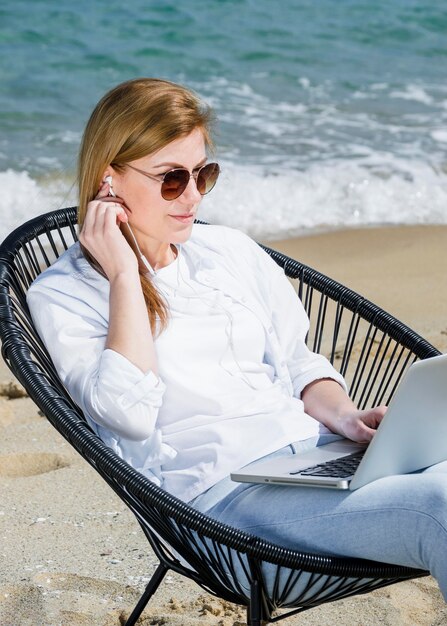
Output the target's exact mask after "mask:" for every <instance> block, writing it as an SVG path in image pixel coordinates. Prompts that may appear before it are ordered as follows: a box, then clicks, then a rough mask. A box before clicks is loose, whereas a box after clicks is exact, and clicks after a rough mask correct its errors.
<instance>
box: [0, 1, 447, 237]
mask: <svg viewBox="0 0 447 626" xmlns="http://www.w3.org/2000/svg"><path fill="white" fill-rule="evenodd" d="M446 35H447V4H446V3H445V0H432V1H431V2H430V3H428V2H425V1H423V0H418V1H416V0H389V1H388V2H380V1H379V2H370V1H360V0H343V1H339V2H336V1H334V0H303V1H300V0H281V1H280V2H273V1H272V0H183V1H181V2H179V1H177V2H171V1H170V0H167V1H166V2H163V1H162V0H157V1H150V0H129V2H127V3H123V2H122V1H119V2H118V0H108V1H107V2H105V1H101V0H97V1H96V2H90V1H89V0H77V2H72V1H71V2H67V1H66V0H58V2H54V0H34V1H31V0H27V1H25V0H3V1H2V3H1V5H0V57H1V59H2V61H1V64H0V185H1V193H0V218H1V219H0V239H2V238H3V237H4V236H5V235H6V234H7V233H8V232H9V231H10V230H11V228H13V227H14V226H15V225H17V224H19V223H21V222H22V221H23V220H24V219H26V218H28V217H32V216H33V215H36V214H38V213H41V212H43V211H46V210H52V209H56V208H59V207H61V206H66V205H68V204H74V203H76V185H75V167H76V157H77V150H78V146H79V141H80V137H81V134H82V129H83V126H84V124H85V122H86V120H87V118H88V116H89V114H90V112H91V110H92V108H93V106H94V105H95V103H96V102H97V101H98V99H99V98H100V97H101V96H102V95H103V93H104V92H105V91H107V90H108V89H110V88H111V87H112V86H114V85H115V84H117V83H119V82H121V81H123V80H127V79H129V78H133V77H136V76H157V77H162V78H168V79H170V80H174V81H178V82H181V83H184V84H186V85H188V86H190V87H192V88H193V89H194V90H196V91H197V92H198V93H199V95H201V96H202V97H203V98H204V99H205V100H206V101H207V102H209V103H210V104H211V105H212V106H213V107H214V109H215V112H216V114H217V117H218V119H219V124H218V127H217V136H216V144H217V158H218V160H219V162H220V163H221V165H222V170H223V173H222V176H221V179H220V180H219V182H218V185H217V186H216V188H215V190H213V192H212V194H210V195H209V196H207V197H206V198H205V199H204V201H203V204H202V208H201V217H202V218H203V219H206V220H209V221H212V222H214V223H223V224H228V225H233V226H236V227H239V228H242V229H243V230H245V231H246V232H248V233H250V234H251V235H252V236H254V237H258V238H272V239H274V238H282V237H287V236H291V235H295V234H302V233H307V232H311V231H313V230H315V229H320V230H321V229H331V228H340V227H345V226H348V227H350V226H369V225H373V224H395V223H444V224H445V223H447V156H446V149H447V80H446V78H447V36H446Z"/></svg>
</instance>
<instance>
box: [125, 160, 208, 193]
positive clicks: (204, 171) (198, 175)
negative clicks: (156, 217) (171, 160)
mask: <svg viewBox="0 0 447 626" xmlns="http://www.w3.org/2000/svg"><path fill="white" fill-rule="evenodd" d="M126 165H127V167H130V169H131V170H135V171H136V172H138V173H139V174H143V176H147V178H150V179H151V180H156V181H157V182H158V183H161V196H162V198H164V199H165V200H175V199H176V198H178V197H179V196H181V195H182V193H183V192H184V191H185V189H186V187H187V186H188V183H189V181H190V179H191V177H192V178H194V180H195V181H196V185H197V191H198V192H199V193H200V195H202V196H204V195H205V194H207V193H209V192H210V191H211V189H212V188H213V187H214V185H215V184H216V182H217V179H218V178H219V174H220V167H219V165H218V164H217V163H207V164H206V165H204V166H203V167H201V168H200V169H198V170H195V171H194V172H193V173H192V174H191V172H190V171H189V170H187V169H185V168H184V167H176V168H175V169H173V170H169V172H166V174H164V176H163V178H160V177H159V176H154V175H152V174H148V173H147V172H144V171H143V170H140V169H138V168H137V167H134V166H133V165H129V163H126Z"/></svg>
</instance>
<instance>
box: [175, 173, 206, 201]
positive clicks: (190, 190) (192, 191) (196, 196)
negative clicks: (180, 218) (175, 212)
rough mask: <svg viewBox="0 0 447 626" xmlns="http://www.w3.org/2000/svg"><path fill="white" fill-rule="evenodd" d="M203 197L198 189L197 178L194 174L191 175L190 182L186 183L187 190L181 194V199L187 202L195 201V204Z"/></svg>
mask: <svg viewBox="0 0 447 626" xmlns="http://www.w3.org/2000/svg"><path fill="white" fill-rule="evenodd" d="M201 199H202V195H201V194H200V193H199V190H198V189H197V183H196V179H195V178H194V176H191V178H190V179H189V183H188V184H187V185H186V188H185V191H184V192H183V193H182V195H181V196H179V200H183V202H185V203H191V202H193V203H194V204H195V203H197V202H199V201H200V200H201Z"/></svg>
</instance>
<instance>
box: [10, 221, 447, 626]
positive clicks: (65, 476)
mask: <svg viewBox="0 0 447 626" xmlns="http://www.w3.org/2000/svg"><path fill="white" fill-rule="evenodd" d="M270 245H272V247H277V248H279V249H281V250H283V251H285V252H287V253H288V254H290V255H291V256H294V257H295V258H299V259H300V260H302V261H304V262H305V263H307V264H309V265H311V266H313V267H317V268H318V269H319V270H320V271H322V272H324V273H326V274H328V275H330V276H332V277H333V278H335V279H337V280H339V281H340V282H342V283H344V284H347V285H349V286H350V287H351V288H352V289H354V290H356V291H358V292H360V293H362V294H363V295H365V296H366V297H367V298H369V299H370V300H372V301H374V302H376V303H377V304H379V305H380V306H382V307H383V308H385V309H386V310H388V311H390V312H391V313H393V314H394V315H395V316H396V317H398V318H400V319H401V320H402V321H404V322H406V323H407V324H408V325H409V326H411V327H412V328H413V329H414V330H416V331H417V332H419V333H421V334H422V335H423V336H424V337H426V338H428V339H429V340H430V341H431V342H432V343H433V344H434V345H435V346H436V347H438V348H439V349H441V350H443V351H447V320H446V319H445V312H446V311H447V289H446V288H445V275H446V270H447V254H446V250H447V227H432V226H424V227H396V228H386V229H366V230H350V231H340V232H335V233H334V232H333V233H329V234H321V235H312V236H308V237H303V238H299V239H294V240H288V241H284V242H274V243H271V244H270ZM0 493H1V498H0V556H1V561H0V624H1V625H2V626H28V625H29V626H41V625H42V626H61V625H63V626H71V625H73V626H77V625H79V626H81V625H82V626H84V625H85V626H87V625H89V626H96V625H97V626H118V625H119V624H122V623H123V620H124V619H125V617H126V616H127V615H128V614H129V611H130V610H131V608H132V607H133V605H134V604H135V603H136V601H137V599H138V597H139V594H140V593H141V592H142V590H143V588H144V586H145V583H146V582H147V580H148V578H149V577H150V575H151V574H152V572H153V571H154V569H155V568H156V566H157V560H156V558H155V556H154V555H153V554H152V552H151V550H150V548H149V547H148V544H147V541H146V540H145V538H144V536H143V534H142V532H141V530H140V528H139V526H138V524H137V523H136V521H135V519H134V518H133V516H132V514H131V513H130V512H129V511H128V510H127V509H126V507H125V506H124V505H123V504H122V503H121V501H120V500H119V499H118V498H117V497H116V496H115V494H114V493H113V492H112V491H111V490H110V488H109V487H108V486H107V485H106V484H105V482H104V481H103V480H102V479H100V478H99V476H97V474H96V473H95V472H94V471H93V470H92V469H91V468H90V467H89V466H88V465H87V463H86V462H85V461H84V460H83V459H82V458H81V457H79V455H78V454H77V453H76V452H74V451H73V450H72V449H71V447H70V446H69V444H68V443H66V442H65V441H64V440H63V439H62V438H61V437H60V435H59V434H58V433H57V432H56V431H55V430H54V429H53V428H52V426H51V425H50V424H49V423H48V422H47V421H46V419H45V418H44V417H42V416H41V415H39V413H38V411H37V408H36V406H35V405H34V404H33V402H32V401H31V400H30V399H29V398H28V397H26V395H25V394H23V391H22V390H21V388H20V386H19V385H17V384H16V383H15V382H14V381H13V377H12V375H11V374H10V373H9V370H8V369H7V368H6V365H5V364H4V363H0ZM282 623H284V624H285V625H286V626H292V625H293V624H297V625H298V624H300V625H303V626H310V625H317V624H318V625H319V626H325V625H329V624H330V625H333V624H337V626H368V625H374V626H376V625H377V624H384V625H389V626H408V625H410V626H416V625H420V626H429V625H431V626H435V625H437V626H441V625H443V624H447V609H446V605H445V604H444V602H443V600H442V597H441V595H440V593H439V590H438V588H437V585H436V583H435V581H434V580H433V579H431V578H424V579H420V580H417V581H411V582H407V583H401V584H398V585H393V586H391V587H388V588H386V589H383V590H380V591H376V592H374V593H371V594H369V595H366V596H362V597H357V598H352V599H349V600H344V601H340V602H337V603H332V604H330V605H327V606H324V607H319V608H317V609H313V610H311V611H308V612H306V613H304V614H302V615H300V616H296V617H292V618H289V619H287V620H285V621H284V622H282ZM139 624H143V625H146V626H148V625H149V624H156V625H161V624H172V625H174V626H176V625H182V626H183V625H184V626H199V625H210V626H214V625H216V626H218V625H219V626H241V625H242V624H245V611H244V610H243V609H241V608H240V607H237V606H235V605H231V604H229V603H225V602H221V601H219V600H217V599H214V598H212V597H211V596H209V595H207V594H205V593H204V592H203V591H202V590H201V589H200V588H199V587H197V586H196V585H195V584H194V583H191V582H190V581H187V580H185V579H183V578H181V577H179V576H177V575H174V574H172V575H170V576H168V577H167V578H166V579H165V581H164V582H163V583H162V585H161V587H160V589H159V590H158V591H157V593H156V595H155V597H154V598H153V599H152V602H151V603H150V606H149V608H148V609H147V610H146V612H145V613H144V616H143V618H142V619H141V621H140V622H139Z"/></svg>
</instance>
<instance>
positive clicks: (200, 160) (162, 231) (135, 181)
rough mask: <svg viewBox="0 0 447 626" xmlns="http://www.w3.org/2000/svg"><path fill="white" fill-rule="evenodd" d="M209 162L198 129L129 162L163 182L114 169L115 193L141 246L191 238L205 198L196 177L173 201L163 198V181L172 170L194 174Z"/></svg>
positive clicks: (137, 173) (147, 246)
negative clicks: (193, 226)
mask: <svg viewBox="0 0 447 626" xmlns="http://www.w3.org/2000/svg"><path fill="white" fill-rule="evenodd" d="M206 161H207V157H206V150H205V141H204V137H203V133H202V131H201V130H200V129H199V128H197V129H195V130H193V131H192V133H190V134H189V135H187V136H186V137H181V138H180V139H176V140H175V141H172V142H171V143H170V144H168V145H167V146H165V147H164V148H162V149H161V150H159V151H158V152H155V153H154V154H151V155H149V156H146V157H143V158H141V159H138V160H136V161H132V163H130V165H132V166H134V167H137V168H138V169H140V170H143V171H144V172H147V173H148V174H150V175H151V176H155V177H156V178H159V181H160V182H159V181H158V180H153V179H151V178H147V177H146V176H144V175H143V174H141V173H139V172H136V171H135V170H133V169H131V168H129V167H126V168H125V169H124V171H123V172H122V173H118V172H114V174H113V181H114V190H115V193H116V194H117V195H118V196H119V197H121V198H123V200H124V201H125V203H126V205H127V207H128V209H129V210H128V217H129V224H130V225H131V227H132V230H133V232H134V235H135V236H136V238H137V240H138V242H139V244H140V246H141V245H142V246H145V247H146V248H152V247H157V245H160V244H171V243H174V244H175V243H183V242H185V241H186V240H187V239H188V238H189V236H190V234H191V229H192V225H193V223H194V219H195V217H196V214H197V209H198V207H199V204H200V201H201V199H202V196H201V195H200V193H199V192H198V190H197V186H196V183H195V180H194V178H193V177H191V178H190V180H189V183H188V185H187V187H186V189H185V191H184V192H183V193H182V194H181V195H180V196H179V197H178V198H176V199H175V200H171V201H168V200H164V199H163V198H162V196H161V182H162V179H163V175H164V174H165V173H166V172H168V171H169V170H172V169H174V168H177V167H182V168H185V169H187V170H188V171H189V172H191V173H192V172H193V171H194V170H197V169H198V168H200V167H201V166H202V165H204V164H205V163H206Z"/></svg>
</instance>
